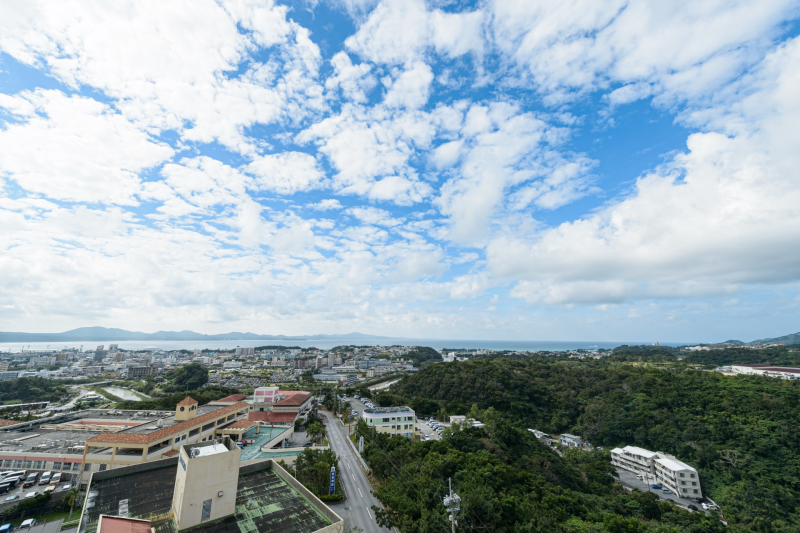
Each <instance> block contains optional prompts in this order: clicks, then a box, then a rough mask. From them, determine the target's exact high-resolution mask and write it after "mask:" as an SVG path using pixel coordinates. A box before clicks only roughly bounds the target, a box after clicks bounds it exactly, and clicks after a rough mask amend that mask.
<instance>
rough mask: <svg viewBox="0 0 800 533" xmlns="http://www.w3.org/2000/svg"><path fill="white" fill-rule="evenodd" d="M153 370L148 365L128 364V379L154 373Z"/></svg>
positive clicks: (144, 376)
mask: <svg viewBox="0 0 800 533" xmlns="http://www.w3.org/2000/svg"><path fill="white" fill-rule="evenodd" d="M153 370H154V369H153V367H152V366H150V365H142V366H129V367H128V378H129V379H141V378H146V377H147V376H152V375H153V374H154V371H153Z"/></svg>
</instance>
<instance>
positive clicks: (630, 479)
mask: <svg viewBox="0 0 800 533" xmlns="http://www.w3.org/2000/svg"><path fill="white" fill-rule="evenodd" d="M617 474H619V482H620V483H622V484H623V485H624V486H626V487H628V488H632V489H639V490H640V491H642V492H652V493H654V494H655V495H656V496H658V497H659V498H660V499H662V500H669V501H671V502H674V503H675V504H677V505H680V506H681V507H683V508H684V509H688V508H689V506H690V505H692V506H694V507H696V508H697V509H698V511H701V512H703V510H702V507H701V504H700V502H698V501H697V500H695V499H693V498H681V497H680V496H677V495H676V494H674V493H673V492H669V493H665V492H663V491H662V490H661V489H654V488H652V487H651V486H650V484H649V483H645V482H644V481H642V480H640V479H639V478H637V477H636V474H634V473H632V472H628V471H627V470H622V469H621V468H618V469H617ZM690 510H691V509H690ZM706 514H709V513H708V512H706Z"/></svg>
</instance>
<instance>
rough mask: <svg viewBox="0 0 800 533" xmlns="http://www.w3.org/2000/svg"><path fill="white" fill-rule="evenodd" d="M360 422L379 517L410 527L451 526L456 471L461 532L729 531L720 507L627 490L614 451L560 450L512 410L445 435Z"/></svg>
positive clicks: (402, 528)
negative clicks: (422, 437) (700, 508)
mask: <svg viewBox="0 0 800 533" xmlns="http://www.w3.org/2000/svg"><path fill="white" fill-rule="evenodd" d="M358 431H359V433H363V434H364V435H365V440H367V441H368V444H367V445H366V447H365V452H364V455H365V457H366V459H367V460H368V461H369V464H370V466H371V467H372V469H373V472H374V475H375V477H377V478H378V480H379V482H380V488H379V489H378V491H377V492H376V494H377V496H378V497H379V498H380V499H381V501H382V502H383V503H384V505H385V507H386V510H385V511H381V510H376V514H377V517H378V520H379V522H380V523H381V524H383V525H385V526H395V527H398V528H399V529H400V531H403V532H420V533H422V532H425V533H427V532H441V531H448V526H449V521H448V518H447V517H446V515H445V508H444V506H443V505H442V497H443V496H444V495H445V494H446V493H447V491H448V480H449V479H452V483H453V489H454V490H455V491H456V492H457V493H458V494H459V496H460V497H461V499H462V505H461V511H460V512H459V514H458V530H459V531H467V532H472V531H492V532H498V533H504V532H508V533H511V532H533V531H537V532H539V531H541V532H548V533H559V532H563V533H567V532H570V533H578V532H647V531H658V532H660V533H668V532H669V533H672V532H696V533H700V532H708V533H711V532H722V531H724V526H723V525H722V523H721V522H720V521H719V520H718V518H717V517H716V516H710V517H706V516H705V515H704V514H702V513H689V512H686V511H683V510H679V509H676V508H675V507H673V506H672V505H670V504H667V503H659V502H658V499H657V497H656V495H655V494H652V493H643V492H638V491H635V492H632V493H628V492H626V491H625V490H624V489H623V488H622V486H621V485H619V484H615V480H614V478H613V477H612V469H611V466H610V463H609V460H608V454H607V452H580V451H576V450H568V451H567V452H566V453H565V454H564V457H559V456H558V455H557V454H556V453H555V452H553V451H552V450H550V449H549V448H547V447H546V446H544V445H543V444H541V443H540V442H539V441H538V440H536V439H535V438H534V437H533V436H532V435H531V433H529V432H528V431H525V430H524V429H521V428H519V427H518V426H517V425H515V424H512V423H511V422H509V421H508V420H506V419H504V418H502V417H499V418H494V419H493V420H492V421H491V422H490V423H488V424H487V425H486V427H485V428H483V429H475V428H469V429H466V430H463V431H455V432H453V433H452V434H448V435H447V436H446V438H445V439H444V440H442V441H429V442H419V441H413V440H410V439H402V438H397V437H395V438H387V437H386V435H385V434H377V435H374V436H372V435H371V433H370V430H369V428H367V427H366V426H365V425H364V424H360V425H359V428H358Z"/></svg>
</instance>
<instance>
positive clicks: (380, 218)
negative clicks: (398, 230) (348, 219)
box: [346, 207, 402, 227]
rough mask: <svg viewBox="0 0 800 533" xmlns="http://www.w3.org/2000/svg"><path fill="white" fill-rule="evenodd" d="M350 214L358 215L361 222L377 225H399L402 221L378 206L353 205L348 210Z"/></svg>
mask: <svg viewBox="0 0 800 533" xmlns="http://www.w3.org/2000/svg"><path fill="white" fill-rule="evenodd" d="M346 213H347V214H348V215H352V216H354V217H356V218H357V219H358V220H360V221H361V222H364V223H366V224H372V225H377V226H387V227H391V226H399V225H400V224H401V223H402V222H401V221H400V220H397V219H395V218H394V217H392V216H391V214H390V213H389V212H388V211H386V210H384V209H378V208H377V207H351V208H350V209H348V210H347V211H346Z"/></svg>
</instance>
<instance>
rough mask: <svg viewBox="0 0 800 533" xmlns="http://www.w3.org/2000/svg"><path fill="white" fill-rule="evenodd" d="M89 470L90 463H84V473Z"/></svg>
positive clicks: (90, 467)
mask: <svg viewBox="0 0 800 533" xmlns="http://www.w3.org/2000/svg"><path fill="white" fill-rule="evenodd" d="M91 469H92V463H86V464H85V465H83V471H84V472H88V471H89V470H91Z"/></svg>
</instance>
